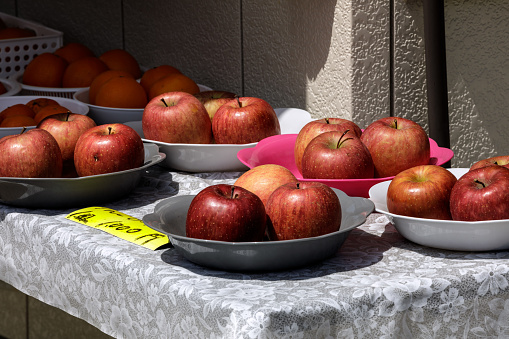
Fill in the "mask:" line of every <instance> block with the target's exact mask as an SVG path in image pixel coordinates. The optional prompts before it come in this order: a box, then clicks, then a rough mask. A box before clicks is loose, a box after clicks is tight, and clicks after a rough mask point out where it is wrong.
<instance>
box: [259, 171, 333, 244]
mask: <svg viewBox="0 0 509 339" xmlns="http://www.w3.org/2000/svg"><path fill="white" fill-rule="evenodd" d="M266 211H267V215H268V217H269V219H268V221H267V224H268V226H267V233H268V235H269V239H270V240H274V241H280V240H292V239H302V238H310V237H316V236H320V235H324V234H328V233H332V232H335V231H338V230H339V228H340V226H341V215H342V211H341V203H340V201H339V198H338V196H337V195H336V193H334V191H333V190H332V188H330V187H329V186H327V185H325V184H322V183H320V182H316V181H305V182H298V183H288V184H284V185H282V186H280V187H279V188H277V189H276V190H275V191H274V192H273V193H272V194H271V195H270V197H269V200H268V201H267V209H266Z"/></svg>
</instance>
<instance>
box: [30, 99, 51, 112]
mask: <svg viewBox="0 0 509 339" xmlns="http://www.w3.org/2000/svg"><path fill="white" fill-rule="evenodd" d="M25 105H27V106H28V107H30V108H31V109H32V110H33V111H34V112H35V114H37V113H38V112H39V111H40V110H41V108H43V107H46V106H48V105H59V103H58V102H57V101H56V100H53V99H51V98H35V99H32V100H30V101H29V102H27V103H26V104H25Z"/></svg>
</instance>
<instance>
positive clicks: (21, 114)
mask: <svg viewBox="0 0 509 339" xmlns="http://www.w3.org/2000/svg"><path fill="white" fill-rule="evenodd" d="M66 112H69V109H67V108H66V107H64V106H62V105H60V104H59V103H58V102H57V101H55V100H53V99H50V98H42V97H41V98H35V99H32V100H30V101H28V102H27V103H25V104H22V103H20V104H15V105H12V106H9V107H7V108H5V109H4V110H2V111H1V112H0V127H23V126H36V125H37V124H38V123H39V122H41V121H42V120H43V119H44V118H46V117H47V116H50V115H53V114H58V113H66Z"/></svg>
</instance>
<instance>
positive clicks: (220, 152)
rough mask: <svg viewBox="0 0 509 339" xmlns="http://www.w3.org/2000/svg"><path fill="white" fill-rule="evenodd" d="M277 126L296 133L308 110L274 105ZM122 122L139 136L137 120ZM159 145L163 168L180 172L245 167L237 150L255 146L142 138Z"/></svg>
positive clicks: (304, 122) (240, 168)
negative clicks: (163, 154) (174, 142)
mask: <svg viewBox="0 0 509 339" xmlns="http://www.w3.org/2000/svg"><path fill="white" fill-rule="evenodd" d="M274 110H275V111H276V114H277V116H278V119H279V124H280V126H281V134H296V133H299V131H300V130H301V129H302V127H304V125H305V124H307V123H308V122H310V121H311V115H310V114H309V112H307V111H304V110H302V109H298V108H276V109H274ZM126 125H129V126H131V127H132V128H134V129H135V130H136V131H137V132H138V134H139V135H140V136H141V137H142V138H143V137H144V135H143V129H142V126H141V121H130V122H127V123H126ZM144 141H146V142H152V143H154V144H156V145H158V146H159V148H160V150H161V152H163V153H165V154H166V160H165V161H164V162H163V164H162V165H164V166H165V167H167V168H170V169H174V170H177V171H184V172H194V173H196V172H230V171H246V170H248V169H249V168H248V167H247V166H246V165H244V164H243V163H241V162H240V160H239V159H238V158H237V153H238V152H239V151H240V150H241V149H244V148H251V147H255V146H256V144H257V143H256V142H253V143H250V144H242V145H234V144H221V145H219V144H170V143H166V142H159V141H154V140H149V139H145V140H144Z"/></svg>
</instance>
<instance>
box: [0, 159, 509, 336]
mask: <svg viewBox="0 0 509 339" xmlns="http://www.w3.org/2000/svg"><path fill="white" fill-rule="evenodd" d="M238 175H239V173H206V174H196V175H188V174H182V173H174V172H167V171H166V170H164V169H161V168H158V167H156V168H153V169H151V170H150V172H149V173H147V175H146V176H145V177H144V178H143V179H142V181H141V183H140V185H139V187H138V188H137V189H136V190H135V191H134V192H133V193H132V194H131V195H130V196H128V197H126V198H125V199H122V200H120V201H117V202H115V203H110V204H105V205H103V206H106V207H110V208H113V209H117V210H119V211H122V212H124V213H127V214H129V215H131V216H134V217H137V218H140V219H141V218H142V217H143V215H145V214H146V213H150V212H152V211H153V208H154V206H155V204H156V203H157V202H159V201H161V200H162V199H165V198H167V197H170V196H173V195H177V194H178V195H183V194H196V193H197V192H199V191H200V190H201V189H202V188H204V187H206V186H208V185H212V184H216V183H223V182H224V183H233V182H234V181H235V179H236V178H237V177H238ZM73 210H74V209H69V210H57V211H55V210H27V209H23V208H13V207H7V206H3V205H0V222H1V225H0V226H1V227H0V279H1V280H3V281H5V282H7V283H9V284H11V285H12V286H14V287H16V288H17V289H19V290H20V291H22V292H24V293H26V294H28V295H30V296H32V297H34V298H37V299H39V300H41V301H43V302H45V303H47V304H49V305H52V306H56V307H58V308H60V309H62V310H64V311H66V312H68V313H70V314H72V315H74V316H76V317H79V318H81V319H84V320H85V321H87V322H89V323H90V324H92V325H94V326H96V327H97V328H99V329H101V330H102V331H103V332H105V333H107V334H109V335H111V336H114V337H117V338H476V337H482V338H504V337H509V284H508V277H509V273H508V272H509V252H505V251H503V252H502V251H501V252H492V253H474V252H472V253H466V252H452V251H444V250H435V249H430V248H425V247H422V246H419V245H416V244H413V243H410V242H409V241H406V240H405V239H403V238H402V237H401V236H400V235H399V234H398V233H397V231H396V230H395V229H394V227H393V226H392V225H391V224H390V223H389V221H388V219H387V218H386V217H384V216H383V215H381V214H377V213H374V214H372V215H371V216H370V217H369V218H368V220H367V222H366V223H365V224H364V225H362V226H361V227H359V228H358V229H356V230H354V231H352V233H350V236H349V237H348V239H347V241H346V242H345V244H344V245H343V247H342V248H341V250H340V251H339V252H338V253H337V255H336V256H335V257H333V258H331V259H329V260H326V261H324V262H322V263H320V264H317V265H314V266H311V267H304V268H302V269H298V270H292V271H284V272H277V273H267V274H262V273H256V274H240V273H228V272H222V271H216V270H211V269H207V268H203V267H200V266H197V265H194V264H192V263H190V262H188V261H187V260H186V259H184V258H183V257H181V256H180V255H179V254H177V253H176V251H175V250H174V249H172V248H169V249H164V250H157V251H151V250H148V249H145V248H143V247H141V246H138V245H135V244H131V243H129V242H127V241H124V240H121V239H119V238H116V237H114V236H112V235H110V234H107V233H105V232H102V231H100V230H97V229H94V228H91V227H88V226H84V225H81V224H78V223H75V222H73V221H69V220H67V219H65V216H66V215H67V214H68V213H69V212H71V211H73ZM480 241H481V239H480ZM275 260H277V258H275Z"/></svg>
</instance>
